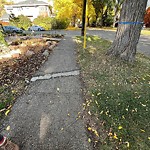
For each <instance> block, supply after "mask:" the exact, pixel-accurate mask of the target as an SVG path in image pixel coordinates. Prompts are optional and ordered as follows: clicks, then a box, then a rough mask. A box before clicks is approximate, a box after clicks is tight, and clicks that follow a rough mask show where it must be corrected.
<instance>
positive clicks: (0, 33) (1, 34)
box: [0, 31, 6, 45]
mask: <svg viewBox="0 0 150 150" xmlns="http://www.w3.org/2000/svg"><path fill="white" fill-rule="evenodd" d="M0 44H2V45H6V41H5V39H4V34H3V33H2V31H0Z"/></svg>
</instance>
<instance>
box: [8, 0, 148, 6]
mask: <svg viewBox="0 0 150 150" xmlns="http://www.w3.org/2000/svg"><path fill="white" fill-rule="evenodd" d="M7 1H9V0H7ZM12 1H14V2H15V3H18V2H21V1H25V0H12ZM41 1H44V2H48V0H41ZM51 1H53V0H51ZM147 6H150V0H148V3H147Z"/></svg>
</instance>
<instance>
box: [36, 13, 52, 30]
mask: <svg viewBox="0 0 150 150" xmlns="http://www.w3.org/2000/svg"><path fill="white" fill-rule="evenodd" d="M33 24H35V25H39V26H41V27H43V28H44V29H46V30H50V29H51V18H50V17H43V16H38V17H37V18H35V19H34V20H33Z"/></svg>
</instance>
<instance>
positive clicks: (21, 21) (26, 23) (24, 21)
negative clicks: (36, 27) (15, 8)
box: [10, 15, 31, 29]
mask: <svg viewBox="0 0 150 150" xmlns="http://www.w3.org/2000/svg"><path fill="white" fill-rule="evenodd" d="M10 22H11V24H12V25H14V26H17V27H19V28H22V29H28V28H29V27H30V26H31V20H30V19H29V18H28V17H26V16H24V15H19V16H18V17H14V18H11V19H10Z"/></svg>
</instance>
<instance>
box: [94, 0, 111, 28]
mask: <svg viewBox="0 0 150 150" xmlns="http://www.w3.org/2000/svg"><path fill="white" fill-rule="evenodd" d="M92 4H93V7H94V8H95V13H96V22H97V24H98V25H99V26H100V27H102V26H104V25H105V22H107V21H106V20H107V18H108V17H110V16H112V12H113V8H112V6H113V1H112V0H92Z"/></svg>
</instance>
